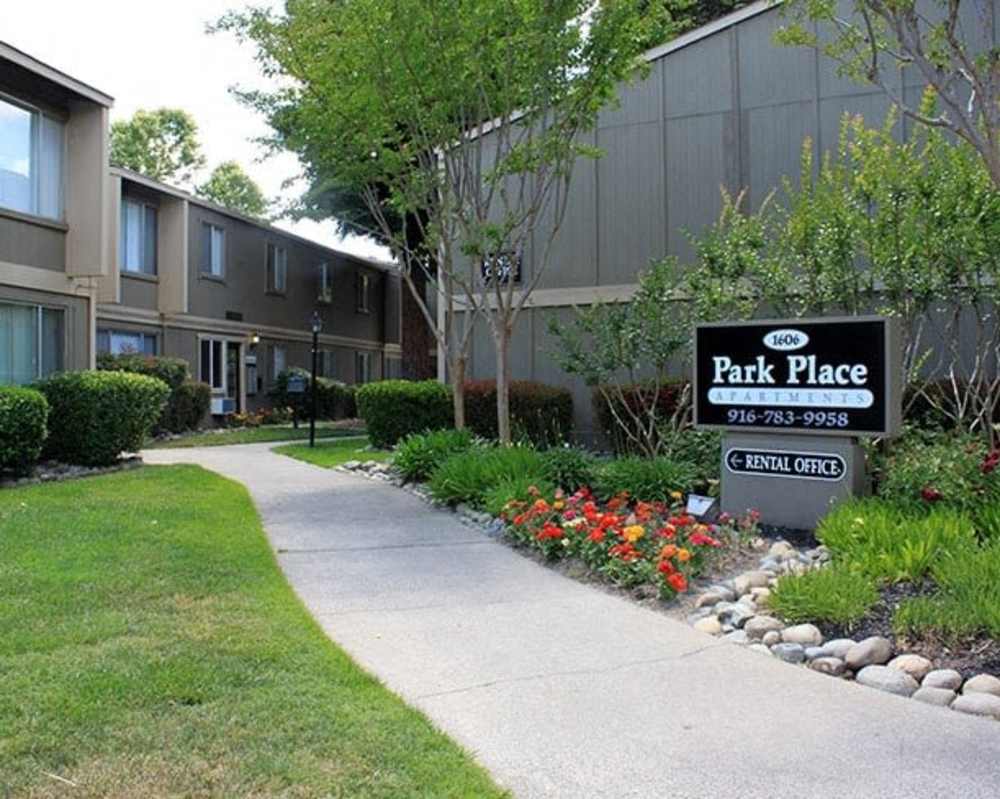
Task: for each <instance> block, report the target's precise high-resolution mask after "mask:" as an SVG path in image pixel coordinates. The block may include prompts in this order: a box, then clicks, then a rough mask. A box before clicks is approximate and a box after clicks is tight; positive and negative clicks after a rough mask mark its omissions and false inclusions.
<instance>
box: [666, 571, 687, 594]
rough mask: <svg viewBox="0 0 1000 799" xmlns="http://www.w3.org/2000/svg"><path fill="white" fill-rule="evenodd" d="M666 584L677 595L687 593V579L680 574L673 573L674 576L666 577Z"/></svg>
mask: <svg viewBox="0 0 1000 799" xmlns="http://www.w3.org/2000/svg"><path fill="white" fill-rule="evenodd" d="M667 583H668V584H669V585H670V587H671V588H673V589H674V590H675V591H676V592H677V593H678V594H680V593H682V592H684V591H687V587H688V582H687V578H686V577H685V576H684V575H683V574H681V573H680V572H675V573H674V574H668V575H667Z"/></svg>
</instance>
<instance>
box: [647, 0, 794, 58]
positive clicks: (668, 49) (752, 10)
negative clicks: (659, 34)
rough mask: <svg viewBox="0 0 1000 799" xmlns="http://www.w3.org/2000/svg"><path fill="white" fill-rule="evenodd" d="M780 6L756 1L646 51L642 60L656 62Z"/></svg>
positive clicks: (778, 1) (771, 0) (768, 0)
mask: <svg viewBox="0 0 1000 799" xmlns="http://www.w3.org/2000/svg"><path fill="white" fill-rule="evenodd" d="M781 4H782V0H757V2H756V3H751V4H750V5H748V6H745V7H743V8H741V9H739V10H738V11H734V12H733V13H732V14H726V16H724V17H719V18H718V19H714V20H712V21H711V22H708V23H706V24H704V25H702V26H701V27H700V28H695V29H694V30H691V31H688V32H687V33H684V34H681V35H680V36H678V37H677V38H676V39H671V40H670V41H669V42H664V43H663V44H660V45H657V46H656V47H654V48H652V49H651V50H647V51H646V52H645V53H643V56H642V57H643V60H645V61H649V62H653V61H657V60H658V59H660V58H663V57H664V56H665V55H669V54H670V53H674V52H676V51H677V50H682V49H684V48H685V47H688V46H689V45H692V44H694V43H695V42H700V41H701V40H702V39H707V38H708V37H709V36H713V35H714V34H716V33H719V32H721V31H724V30H726V29H727V28H731V27H733V26H734V25H738V24H739V23H741V22H743V21H745V20H748V19H751V18H752V17H756V16H758V15H759V14H763V13H764V12H765V11H770V10H771V9H772V8H777V7H778V6H780V5H781Z"/></svg>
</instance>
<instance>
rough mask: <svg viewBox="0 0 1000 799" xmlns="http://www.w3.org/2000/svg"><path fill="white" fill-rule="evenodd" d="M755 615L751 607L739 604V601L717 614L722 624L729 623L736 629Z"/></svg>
mask: <svg viewBox="0 0 1000 799" xmlns="http://www.w3.org/2000/svg"><path fill="white" fill-rule="evenodd" d="M755 615H756V614H755V612H754V611H753V610H752V609H750V608H748V607H746V606H745V605H740V604H739V603H737V604H735V605H731V606H730V607H728V608H726V609H725V610H724V611H722V612H721V613H719V614H718V616H719V621H720V622H722V623H723V624H730V625H732V626H733V627H735V628H737V629H739V628H740V627H742V626H743V625H744V624H746V623H747V622H748V621H749V620H750V619H752V618H754V616H755Z"/></svg>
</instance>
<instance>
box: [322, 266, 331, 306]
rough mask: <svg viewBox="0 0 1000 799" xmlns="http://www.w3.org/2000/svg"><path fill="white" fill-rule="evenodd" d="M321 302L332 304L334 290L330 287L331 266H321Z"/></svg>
mask: <svg viewBox="0 0 1000 799" xmlns="http://www.w3.org/2000/svg"><path fill="white" fill-rule="evenodd" d="M318 271H319V275H318V277H319V301H320V302H330V301H331V300H332V299H333V289H332V287H331V286H330V264H327V263H322V264H320V265H319V270H318Z"/></svg>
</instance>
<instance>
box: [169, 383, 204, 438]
mask: <svg viewBox="0 0 1000 799" xmlns="http://www.w3.org/2000/svg"><path fill="white" fill-rule="evenodd" d="M211 404H212V389H211V387H210V386H209V385H208V383H200V382H198V381H195V380H185V381H184V382H183V383H181V384H180V385H179V386H178V387H177V388H175V389H174V390H173V392H172V393H171V394H170V399H169V400H167V406H166V407H165V408H164V409H163V413H162V414H161V415H160V421H159V423H158V426H159V427H162V428H163V429H164V430H169V431H170V432H171V433H182V432H184V431H185V430H196V429H197V428H198V427H199V426H200V425H201V422H202V420H203V419H204V418H205V417H206V416H207V415H208V410H209V408H210V407H211Z"/></svg>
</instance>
